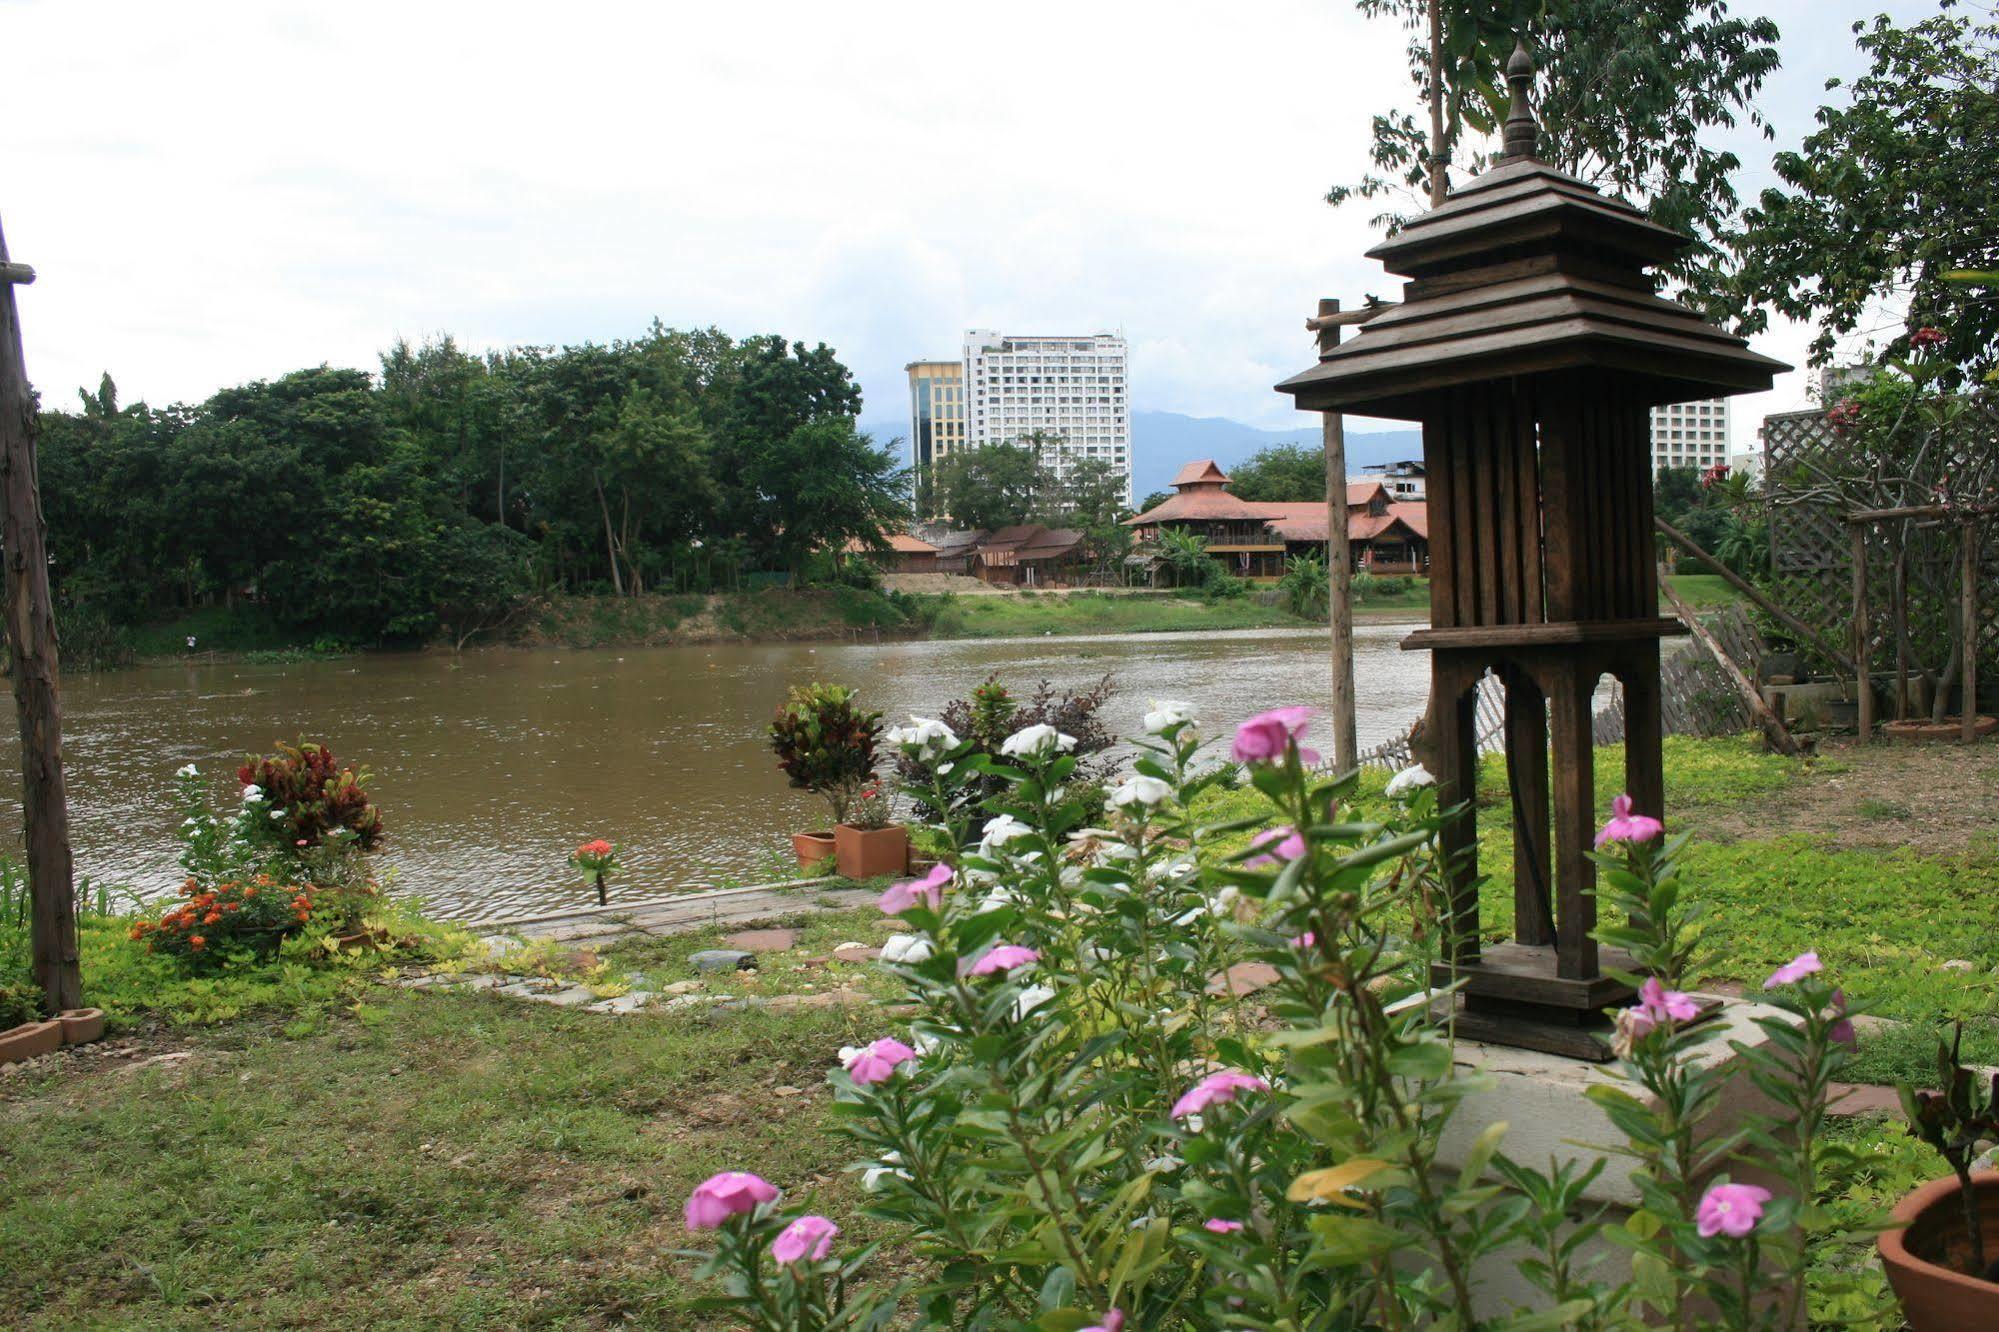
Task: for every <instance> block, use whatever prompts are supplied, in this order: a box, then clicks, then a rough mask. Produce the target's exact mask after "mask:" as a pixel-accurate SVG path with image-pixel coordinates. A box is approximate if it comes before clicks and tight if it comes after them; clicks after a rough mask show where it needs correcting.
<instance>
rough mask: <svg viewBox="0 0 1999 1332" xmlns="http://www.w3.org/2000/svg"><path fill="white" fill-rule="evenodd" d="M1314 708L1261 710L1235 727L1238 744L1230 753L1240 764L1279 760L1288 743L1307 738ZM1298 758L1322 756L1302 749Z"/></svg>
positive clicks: (1309, 760) (1307, 760)
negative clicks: (1305, 735) (1307, 730)
mask: <svg viewBox="0 0 1999 1332" xmlns="http://www.w3.org/2000/svg"><path fill="white" fill-rule="evenodd" d="M1313 711H1314V710H1313V709H1311V708H1272V709H1271V710H1270V711H1269V712H1259V713H1257V714H1256V716H1254V717H1251V718H1250V719H1249V720H1248V721H1246V722H1244V723H1243V724H1242V725H1240V726H1238V727H1236V731H1235V744H1234V746H1233V747H1232V748H1231V749H1230V751H1229V752H1230V753H1231V754H1233V755H1234V757H1235V761H1236V762H1238V763H1275V762H1278V761H1279V760H1280V759H1282V758H1283V757H1284V752H1285V750H1286V749H1287V748H1288V747H1289V746H1291V745H1293V744H1295V743H1297V742H1298V741H1299V740H1300V739H1302V738H1303V737H1304V734H1305V727H1306V726H1307V724H1309V723H1310V721H1311V719H1312V714H1313ZM1298 760H1299V762H1301V763H1317V762H1318V761H1319V755H1318V753H1317V752H1316V751H1315V750H1310V749H1304V748H1300V749H1299V751H1298Z"/></svg>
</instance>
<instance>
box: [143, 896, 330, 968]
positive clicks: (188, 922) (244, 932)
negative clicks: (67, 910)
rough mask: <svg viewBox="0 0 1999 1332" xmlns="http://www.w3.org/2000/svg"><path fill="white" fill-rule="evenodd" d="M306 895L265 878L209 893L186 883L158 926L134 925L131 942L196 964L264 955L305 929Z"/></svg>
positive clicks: (309, 913) (310, 907)
mask: <svg viewBox="0 0 1999 1332" xmlns="http://www.w3.org/2000/svg"><path fill="white" fill-rule="evenodd" d="M312 891H313V890H312V889H310V888H294V887H291V886H289V885H286V884H281V883H279V882H278V881H277V880H275V879H273V878H272V877H271V876H270V875H268V874H263V875H259V876H257V877H256V878H255V879H251V880H244V881H238V880H230V881H228V882H226V883H219V884H216V885H215V886H214V887H212V888H204V887H203V886H202V885H201V883H200V882H199V881H198V880H196V879H193V878H190V879H188V881H187V882H186V883H184V884H182V885H181V897H182V899H183V900H182V902H181V903H180V905H178V906H175V907H173V908H171V909H169V910H168V911H166V912H165V913H163V914H162V915H161V916H160V918H159V919H158V920H141V921H139V922H138V923H137V924H135V925H134V926H133V927H132V938H133V939H135V940H139V941H141V942H143V943H144V944H145V945H146V948H147V950H148V951H149V952H156V953H165V954H167V955H168V956H170V957H180V958H186V959H189V960H190V961H193V962H196V963H204V962H206V963H219V962H221V961H224V960H226V959H228V958H229V957H230V956H232V955H233V954H236V953H240V952H242V951H245V950H248V951H251V952H257V953H266V952H269V951H271V950H272V949H274V948H276V947H277V946H278V944H279V943H280V942H282V941H283V939H284V938H285V936H286V935H289V934H295V933H297V932H298V931H300V930H303V929H304V928H305V927H306V926H307V925H308V924H310V923H311V921H312V916H313V899H312Z"/></svg>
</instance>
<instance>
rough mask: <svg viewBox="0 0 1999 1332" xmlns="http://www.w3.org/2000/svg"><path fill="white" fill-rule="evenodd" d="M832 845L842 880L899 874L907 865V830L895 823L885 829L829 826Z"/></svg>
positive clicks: (844, 825) (844, 824)
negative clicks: (837, 858)
mask: <svg viewBox="0 0 1999 1332" xmlns="http://www.w3.org/2000/svg"><path fill="white" fill-rule="evenodd" d="M833 845H834V848H835V851H836V854H837V855H838V857H839V861H838V868H839V871H840V877H841V878H843V879H872V878H875V877H877V876H878V875H883V874H900V873H902V872H903V871H904V870H905V869H907V868H908V867H909V829H907V828H905V827H903V826H902V825H901V824H899V823H896V824H891V825H889V826H888V827H886V828H856V827H854V826H853V825H851V824H846V823H843V824H841V825H839V826H838V827H837V828H835V829H833Z"/></svg>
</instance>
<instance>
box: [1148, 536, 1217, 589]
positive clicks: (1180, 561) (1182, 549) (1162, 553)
mask: <svg viewBox="0 0 1999 1332" xmlns="http://www.w3.org/2000/svg"><path fill="white" fill-rule="evenodd" d="M1159 557H1160V558H1161V559H1162V560H1164V561H1165V562H1166V567H1167V568H1168V569H1169V570H1171V571H1172V573H1173V585H1174V586H1175V587H1206V586H1207V585H1208V584H1209V583H1211V582H1213V581H1214V580H1215V579H1216V578H1218V577H1220V576H1221V575H1222V574H1223V573H1225V572H1226V571H1225V570H1224V569H1223V568H1222V566H1221V565H1220V564H1219V563H1217V562H1216V560H1215V557H1214V556H1212V555H1210V554H1208V542H1207V539H1206V538H1204V537H1198V536H1195V535H1194V534H1193V533H1192V532H1185V531H1182V530H1181V529H1179V528H1177V527H1162V528H1160V529H1159Z"/></svg>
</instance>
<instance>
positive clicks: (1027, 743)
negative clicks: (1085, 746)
mask: <svg viewBox="0 0 1999 1332" xmlns="http://www.w3.org/2000/svg"><path fill="white" fill-rule="evenodd" d="M1075 747H1076V737H1075V736H1073V735H1064V734H1062V733H1061V732H1060V731H1058V730H1056V729H1055V728H1054V727H1053V726H1050V725H1049V724H1048V723H1047V722H1036V723H1035V724H1034V725H1032V726H1027V727H1023V728H1021V729H1020V730H1018V731H1015V732H1014V733H1013V734H1012V735H1010V736H1008V737H1007V738H1006V739H1005V740H1003V741H1001V742H1000V753H1002V754H1004V755H1006V756H1007V757H1008V758H1042V757H1045V756H1046V755H1048V754H1053V753H1056V752H1058V751H1059V752H1061V753H1064V754H1066V753H1068V752H1069V751H1070V750H1072V749H1074V748H1075Z"/></svg>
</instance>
